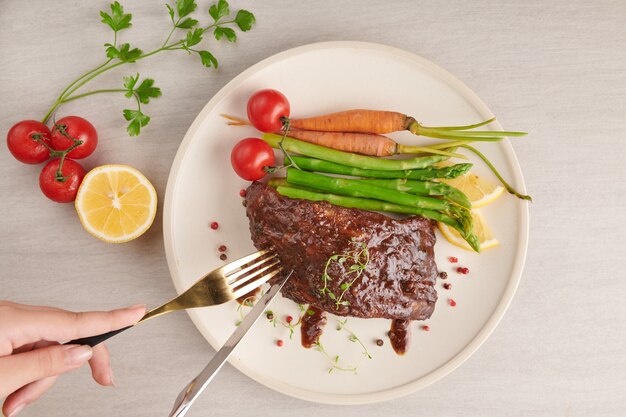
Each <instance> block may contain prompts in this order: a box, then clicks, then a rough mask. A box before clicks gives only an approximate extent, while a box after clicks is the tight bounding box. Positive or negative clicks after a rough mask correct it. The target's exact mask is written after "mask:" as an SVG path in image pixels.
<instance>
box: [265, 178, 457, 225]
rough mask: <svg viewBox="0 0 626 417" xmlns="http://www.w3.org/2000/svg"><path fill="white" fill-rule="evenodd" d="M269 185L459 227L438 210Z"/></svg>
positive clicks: (314, 198) (299, 195)
mask: <svg viewBox="0 0 626 417" xmlns="http://www.w3.org/2000/svg"><path fill="white" fill-rule="evenodd" d="M270 185H273V186H276V191H278V193H279V194H281V195H284V196H285V197H289V198H298V199H301V200H311V201H327V202H329V203H331V204H334V205H336V206H341V207H348V208H358V209H361V210H371V211H386V212H389V213H400V214H412V215H419V216H422V217H426V218H427V219H432V220H436V221H438V222H442V223H446V224H448V225H450V226H452V227H454V228H457V227H459V223H458V222H457V221H456V220H454V219H453V218H452V217H450V216H448V215H446V214H443V213H441V212H439V211H434V210H426V209H420V208H417V207H408V206H401V205H399V204H393V203H387V202H385V201H380V200H373V199H369V198H357V197H346V196H343V195H337V194H330V193H321V192H317V191H311V190H306V189H303V188H299V187H294V186H292V185H289V184H288V185H280V184H279V183H277V182H273V183H272V182H270Z"/></svg>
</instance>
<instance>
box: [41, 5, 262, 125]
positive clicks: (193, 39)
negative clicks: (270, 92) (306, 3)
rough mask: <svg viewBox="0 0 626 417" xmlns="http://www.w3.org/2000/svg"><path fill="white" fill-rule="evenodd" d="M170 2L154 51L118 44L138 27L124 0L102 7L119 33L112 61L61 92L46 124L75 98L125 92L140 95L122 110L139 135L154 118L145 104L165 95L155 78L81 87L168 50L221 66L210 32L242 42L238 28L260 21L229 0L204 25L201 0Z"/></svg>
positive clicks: (110, 51)
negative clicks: (167, 26) (166, 26)
mask: <svg viewBox="0 0 626 417" xmlns="http://www.w3.org/2000/svg"><path fill="white" fill-rule="evenodd" d="M165 6H166V7H167V11H168V14H169V16H170V20H171V22H172V28H171V30H170V32H169V34H168V36H167V38H166V39H165V42H163V44H162V45H161V46H160V47H159V48H156V49H154V50H152V51H150V52H144V51H143V50H141V49H140V48H137V47H135V46H132V45H131V44H130V43H128V42H124V43H119V42H118V33H119V32H121V31H123V30H126V29H128V28H130V27H131V26H132V17H133V16H132V14H131V13H126V12H125V11H124V7H123V6H122V5H121V4H120V3H119V2H118V1H115V2H113V3H111V4H110V5H109V9H110V10H109V9H107V10H103V11H101V12H100V17H101V18H102V23H104V24H106V25H107V26H109V27H110V28H111V30H112V31H113V41H112V42H110V43H108V42H107V43H105V44H104V47H105V55H106V58H107V60H106V61H105V62H104V63H103V64H101V65H99V66H97V67H96V68H93V69H92V70H90V71H87V72H86V73H84V74H82V75H81V76H80V77H78V78H76V79H75V80H74V81H72V82H71V83H70V84H69V85H68V86H67V87H66V88H65V89H64V90H63V91H62V92H61V94H59V96H58V97H57V99H56V100H55V102H54V103H53V105H52V107H50V109H49V110H48V112H47V113H46V115H45V116H44V117H43V120H42V122H43V123H46V122H47V121H48V119H49V118H50V117H51V116H52V114H53V113H54V112H55V110H56V109H57V108H59V107H60V106H61V105H63V104H64V103H67V102H69V101H73V100H77V99H79V98H83V97H87V96H90V95H94V94H100V93H123V94H124V95H125V96H126V97H128V98H134V99H135V101H136V104H137V108H136V109H124V110H123V112H122V113H123V115H124V118H125V119H126V120H127V121H128V122H129V124H128V127H127V131H128V134H129V135H130V136H137V135H139V134H140V133H141V129H142V128H143V127H145V126H146V125H148V123H149V122H150V117H149V116H147V115H145V114H144V113H143V111H142V108H141V105H142V104H148V103H149V101H150V99H153V98H157V97H160V96H161V89H160V88H158V87H155V86H154V80H153V79H151V78H144V79H143V80H142V81H141V83H140V82H139V74H137V75H136V76H132V75H130V76H127V77H124V79H123V86H124V88H105V89H98V90H92V91H88V92H86V93H81V94H78V93H77V91H78V90H79V89H81V88H82V87H83V86H84V85H85V84H87V83H89V82H90V81H92V80H93V79H94V78H96V77H98V76H99V75H101V74H103V73H105V72H107V71H110V70H112V69H114V68H117V67H119V66H122V65H127V64H132V63H135V62H137V61H139V60H142V59H145V58H148V57H150V56H152V55H155V54H158V53H160V52H166V51H176V50H183V51H186V52H187V53H189V54H197V55H198V57H199V58H200V62H201V63H202V65H204V66H205V67H207V68H217V67H218V61H217V58H216V57H215V56H214V55H213V54H212V53H211V52H209V51H208V50H206V49H203V48H201V47H200V45H201V43H202V41H203V40H204V35H205V34H206V33H207V32H209V31H212V33H213V37H214V38H215V39H216V40H217V41H220V40H222V39H226V40H227V41H228V42H236V41H237V33H236V32H235V30H234V29H233V27H237V28H239V30H240V31H242V32H247V31H249V30H250V29H251V28H252V25H254V23H255V17H254V15H253V14H252V13H250V12H249V11H247V10H239V11H237V13H236V14H235V15H234V16H233V15H232V13H231V10H230V6H229V4H228V2H227V1H226V0H219V1H218V2H217V3H215V4H213V5H211V6H210V7H209V17H210V18H211V19H212V23H209V24H207V25H206V26H201V25H200V22H199V20H197V19H195V18H194V17H192V16H191V14H192V13H193V12H194V11H196V9H197V7H198V5H197V3H196V1H195V0H175V1H174V2H173V4H166V5H165ZM177 31H185V33H184V36H183V37H182V38H181V39H179V40H177V41H172V37H173V36H174V34H175V33H176V32H177Z"/></svg>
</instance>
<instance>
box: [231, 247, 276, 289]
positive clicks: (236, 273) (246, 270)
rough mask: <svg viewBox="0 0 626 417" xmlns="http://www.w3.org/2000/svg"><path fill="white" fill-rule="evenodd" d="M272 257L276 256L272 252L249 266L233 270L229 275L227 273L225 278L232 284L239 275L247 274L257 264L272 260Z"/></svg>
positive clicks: (257, 265) (256, 266)
mask: <svg viewBox="0 0 626 417" xmlns="http://www.w3.org/2000/svg"><path fill="white" fill-rule="evenodd" d="M274 258H276V255H275V254H273V255H271V256H268V257H267V258H263V259H261V260H260V261H259V262H256V263H254V264H252V265H250V266H247V267H245V268H244V269H241V270H239V271H237V272H234V273H232V274H230V275H228V276H227V277H226V278H227V280H228V283H229V284H231V285H232V284H233V283H234V282H235V281H237V280H238V279H239V277H241V276H242V275H244V274H247V273H248V272H250V271H252V270H253V269H255V268H258V267H259V266H261V265H263V264H264V263H266V262H268V261H271V260H273V259H274Z"/></svg>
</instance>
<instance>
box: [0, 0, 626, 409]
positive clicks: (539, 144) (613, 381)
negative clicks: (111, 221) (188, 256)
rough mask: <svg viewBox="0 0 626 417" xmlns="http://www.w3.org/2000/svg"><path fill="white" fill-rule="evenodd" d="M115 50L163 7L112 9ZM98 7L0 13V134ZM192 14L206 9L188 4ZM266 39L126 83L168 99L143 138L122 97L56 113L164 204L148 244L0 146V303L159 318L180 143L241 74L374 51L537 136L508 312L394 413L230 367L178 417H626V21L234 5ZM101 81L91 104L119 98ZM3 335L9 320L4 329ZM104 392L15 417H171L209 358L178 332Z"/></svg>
mask: <svg viewBox="0 0 626 417" xmlns="http://www.w3.org/2000/svg"><path fill="white" fill-rule="evenodd" d="M122 3H124V4H125V5H126V8H127V9H128V10H129V11H131V12H133V14H134V26H133V28H132V29H131V30H129V31H127V32H126V33H124V34H123V36H124V38H125V39H127V40H129V41H131V42H133V43H134V44H137V45H139V46H142V47H143V48H144V49H148V48H150V47H154V46H157V45H158V44H159V42H161V41H162V38H164V36H165V35H166V32H167V30H168V24H169V21H168V18H167V15H166V11H165V9H164V7H163V5H162V3H163V2H161V1H158V2H152V1H147V0H143V1H139V0H135V1H123V2H122ZM106 4H107V3H106V2H105V1H95V2H86V1H84V2H83V1H75V0H74V1H70V0H58V1H55V2H49V1H44V0H33V1H28V2H26V1H18V0H2V1H0V52H1V56H2V58H1V59H0V91H1V92H2V96H1V97H2V100H1V101H0V131H2V132H6V131H7V130H8V129H9V127H10V126H11V125H12V124H13V123H15V122H17V121H18V120H22V119H26V118H35V119H39V118H41V116H42V114H43V113H44V112H45V110H46V109H47V108H48V106H49V105H50V104H51V102H52V100H53V98H54V97H55V96H56V95H57V94H58V93H59V91H60V89H61V88H62V87H63V86H65V85H66V84H67V83H68V82H69V81H70V80H71V79H73V78H74V77H76V76H77V75H78V74H80V73H81V72H82V71H83V70H85V69H87V68H90V67H93V66H95V65H96V64H98V63H100V62H101V61H102V57H103V48H102V44H103V43H104V42H107V41H109V35H110V33H109V31H108V29H107V28H106V27H105V26H104V25H102V24H101V23H99V20H100V18H99V16H98V11H99V10H100V9H101V8H104V7H106ZM200 4H201V5H200V8H199V10H201V11H202V13H206V8H207V7H208V6H207V4H206V3H205V2H204V1H201V2H200ZM232 7H233V8H238V7H244V8H248V9H250V10H252V11H253V12H254V13H255V14H256V16H257V20H258V23H257V25H256V26H255V27H254V29H253V30H252V31H251V32H249V33H247V34H243V35H240V41H239V42H238V43H237V44H236V45H227V44H225V43H220V44H216V42H215V41H213V42H211V43H210V48H211V50H212V51H213V52H214V53H215V54H216V56H218V58H219V59H220V64H221V65H220V69H219V70H218V71H207V70H206V69H204V68H203V67H201V65H199V64H198V63H197V62H195V60H196V59H194V58H189V57H187V56H186V55H185V54H184V53H172V54H170V55H163V56H162V57H160V58H158V57H157V58H155V59H154V60H153V61H151V62H150V63H148V62H142V63H138V64H137V65H136V67H137V69H138V70H139V71H141V72H145V73H149V74H150V76H153V77H154V78H155V79H156V80H157V82H158V85H160V86H161V87H162V88H163V92H164V96H163V97H162V98H160V99H159V100H156V101H155V102H154V103H153V104H150V105H149V107H146V111H148V109H149V113H150V115H151V116H152V118H153V121H152V123H151V124H150V126H149V127H148V128H147V129H146V130H145V133H144V134H143V135H142V136H141V137H140V138H138V139H130V138H129V137H128V136H127V135H126V133H125V130H124V123H123V120H121V114H120V111H121V109H122V108H123V106H125V105H126V104H127V103H126V102H125V100H126V99H124V98H122V97H112V96H108V97H102V96H101V97H97V96H96V97H93V98H90V99H85V100H82V101H80V102H76V103H74V104H68V105H67V106H66V108H65V111H66V114H72V113H76V114H79V115H82V116H84V117H86V118H88V119H89V120H91V121H92V122H93V123H94V124H95V125H96V126H97V128H98V130H99V135H100V138H101V141H100V145H99V148H98V150H97V152H96V153H95V155H94V156H92V157H90V158H89V159H88V160H87V162H86V165H87V166H88V167H93V166H96V165H99V164H102V163H111V162H115V163H128V164H131V165H133V166H135V167H137V168H138V169H140V170H141V171H142V172H143V173H145V174H146V175H147V176H148V178H150V179H151V180H152V182H153V183H154V185H155V187H156V189H157V192H158V195H159V197H160V198H161V203H160V204H159V212H158V214H157V219H156V221H155V224H154V226H153V227H152V228H151V229H150V231H149V232H148V233H147V234H146V235H145V236H143V237H142V238H140V239H138V240H136V241H133V242H131V243H127V244H124V245H118V246H116V245H106V244H103V243H101V242H99V241H97V240H95V239H93V238H91V237H90V236H89V235H87V234H86V233H85V232H84V230H83V229H82V227H81V225H80V224H79V222H78V220H77V218H76V215H75V213H74V208H73V206H72V205H60V204H55V203H52V202H50V201H48V200H47V199H45V198H44V197H43V196H42V194H41V193H40V191H39V188H38V185H37V178H38V174H39V170H40V167H36V166H25V165H21V164H19V163H17V162H16V161H15V160H13V159H12V157H11V155H10V154H9V153H8V152H7V150H6V147H5V146H4V145H1V146H0V148H1V149H0V195H1V196H2V200H1V202H0V205H1V215H0V235H1V236H2V239H0V265H1V272H0V299H10V300H13V301H16V302H23V303H30V304H46V305H55V306H60V307H64V308H68V309H75V310H86V309H109V308H113V307H117V306H124V305H127V304H134V303H137V302H144V303H147V304H148V305H155V304H157V303H159V302H161V301H163V300H165V299H168V298H169V297H171V296H173V295H174V294H175V292H174V287H173V285H172V282H171V280H170V278H169V274H168V268H167V264H166V260H165V253H164V248H163V233H162V212H163V211H162V208H163V207H162V199H163V196H164V193H165V186H166V181H167V176H168V173H169V170H170V166H171V163H172V160H173V158H174V155H175V153H176V150H177V148H178V145H179V143H180V141H181V139H182V137H183V135H184V134H185V132H186V130H187V128H188V127H189V125H190V124H191V122H192V121H193V119H194V118H195V116H196V115H197V114H198V112H199V111H200V110H201V109H202V107H203V106H204V105H205V103H206V102H207V101H208V100H209V99H210V98H211V96H212V95H213V94H215V93H216V92H217V91H218V90H219V89H220V88H221V87H222V86H224V85H225V84H226V83H227V82H228V81H229V80H230V79H232V78H233V77H234V76H235V75H237V74H239V73H240V72H241V71H243V70H244V69H246V68H248V67H249V66H250V65H252V64H254V63H256V62H258V61H259V60H262V59H264V58H266V57H268V56H271V55H273V54H275V53H277V52H280V51H283V50H285V49H288V48H292V47H295V46H299V45H303V44H307V43H312V42H318V41H329V40H362V41H370V42H378V43H383V44H387V45H391V46H395V47H399V48H403V49H406V50H408V51H411V52H414V53H416V54H419V55H421V56H423V57H425V58H428V59H430V60H432V61H433V62H435V63H437V64H438V65H440V66H442V67H444V68H445V69H447V70H449V71H450V72H451V73H453V74H454V75H456V76H457V77H458V78H460V79H461V80H462V81H464V82H465V83H466V84H467V85H468V86H469V87H470V88H472V89H473V90H474V91H475V92H476V93H477V94H478V95H479V96H480V97H481V98H482V99H483V100H484V101H485V102H486V103H487V105H488V106H489V107H490V108H491V110H492V111H493V112H494V113H495V114H497V115H498V117H499V119H500V120H501V122H502V123H503V125H504V126H514V127H516V128H517V127H522V128H524V129H526V130H527V131H529V132H530V135H529V136H528V137H526V138H523V139H519V140H515V141H514V143H513V146H514V148H515V151H516V153H517V156H518V158H519V160H520V164H521V166H522V168H523V172H524V176H525V180H526V185H527V188H528V190H529V192H530V193H531V194H532V195H533V197H534V202H533V203H532V204H531V206H530V213H531V226H530V244H529V249H528V258H527V261H526V267H525V270H524V273H523V277H522V281H521V284H520V286H519V289H518V291H517V294H516V296H515V298H514V300H513V303H512V304H511V307H510V309H509V311H508V313H507V314H506V316H505V317H504V319H503V320H502V322H501V323H500V325H499V326H498V328H497V329H496V331H495V332H494V333H493V335H492V336H491V338H490V339H489V340H488V341H487V342H486V343H485V344H484V345H483V346H482V347H481V348H480V349H479V351H478V352H477V353H476V354H474V355H473V356H472V357H471V358H470V359H469V360H468V361H467V362H466V363H465V364H463V365H462V366H461V367H460V368H458V369H457V370H456V371H454V372H453V373H452V374H450V375H449V376H447V377H445V378H444V379H443V380H441V381H439V382H437V383H435V384H433V385H431V386H430V387H428V388H426V389H423V390H422V391H420V392H417V393H414V394H412V395H409V396H407V397H404V398H401V399H398V400H394V401H391V402H387V403H382V404H375V405H367V406H352V407H336V406H328V405H320V404H315V403H309V402H305V401H300V400H296V399H293V398H290V397H287V396H284V395H282V394H280V393H277V392H274V391H272V390H270V389H268V388H266V387H264V386H262V385H260V384H258V383H256V382H254V381H253V380H251V379H249V378H248V377H246V376H245V375H243V374H241V373H239V372H238V371H237V370H235V369H234V368H232V367H231V366H230V365H227V366H226V367H225V368H224V369H223V370H222V372H221V373H220V374H219V375H218V377H217V378H216V379H215V380H214V382H213V383H212V385H211V386H210V388H209V390H208V391H207V392H206V393H205V394H204V395H203V396H202V397H201V398H200V399H199V400H198V402H197V403H196V405H195V406H194V408H193V410H192V411H191V412H190V414H189V415H190V416H235V415H243V414H247V415H251V416H293V415H299V416H331V415H334V416H347V417H350V416H352V417H356V416H359V417H373V416H379V415H381V416H382V415H389V416H409V415H410V416H418V415H419V416H455V415H470V416H522V415H525V416H526V415H532V416H623V415H626V355H625V351H626V336H625V335H626V333H625V332H624V330H625V328H626V327H625V320H624V318H625V317H626V308H625V305H626V300H625V298H626V279H625V278H626V273H625V272H624V271H625V270H626V262H625V261H624V258H625V255H626V244H625V243H624V239H625V238H626V226H625V224H626V219H625V217H622V216H624V203H626V185H625V184H626V175H625V172H626V169H625V168H624V162H623V161H624V155H625V152H626V133H625V132H626V123H625V120H626V2H625V1H623V0H622V1H606V0H605V1H581V0H570V1H537V0H534V1H525V2H518V1H495V0H494V1H475V2H472V1H448V2H441V1H415V2H413V1H393V2H391V1H389V2H386V1H354V0H353V1H341V2H339V1H335V2H329V1H317V2H304V1H301V2H295V1H286V0H284V1H275V0H272V1H263V2H260V1H259V2H250V1H248V2H244V1H238V2H234V1H233V3H232ZM126 72H127V71H126V70H121V71H117V72H115V71H113V72H112V73H111V74H108V75H107V76H105V77H102V78H103V79H102V80H100V81H96V84H97V85H98V86H104V85H107V84H111V83H117V82H118V81H119V79H120V77H121V76H122V75H126ZM0 320H2V317H0ZM109 347H110V350H111V354H112V362H113V367H114V371H115V377H116V384H117V385H116V387H115V388H101V387H98V386H97V385H96V384H95V383H93V382H92V381H91V380H90V376H89V372H88V370H87V369H81V370H80V371H78V372H75V373H73V374H71V375H66V376H64V377H62V378H61V379H60V380H59V381H58V383H57V384H56V385H55V386H54V388H53V389H52V390H51V391H50V392H49V393H47V394H46V395H45V396H44V397H43V398H41V399H40V400H39V401H37V402H36V403H34V404H32V405H31V406H30V407H28V408H27V409H26V410H25V411H24V412H23V415H24V416H49V417H56V416H92V417H96V416H113V415H115V416H164V415H167V412H169V410H170V408H171V405H172V402H173V400H174V398H175V396H176V395H177V394H178V391H179V390H180V389H181V387H183V386H184V384H186V383H187V382H188V381H189V379H190V378H191V377H192V376H194V375H195V373H196V372H197V371H198V370H199V369H200V368H201V367H202V366H203V364H204V363H206V362H207V361H208V360H209V359H210V358H211V357H212V356H213V354H214V350H213V349H212V348H211V347H210V346H209V345H208V343H206V341H205V340H204V339H203V338H202V336H201V335H200V334H199V332H198V331H197V330H196V328H195V327H194V325H193V324H192V322H191V321H190V320H189V318H188V316H187V315H186V314H176V315H171V316H168V317H164V318H162V319H159V320H157V321H155V322H153V323H151V324H150V325H149V326H148V325H146V326H141V327H139V328H137V329H135V330H133V331H132V332H130V333H128V334H126V335H124V336H123V337H122V336H120V337H119V338H118V339H115V340H112V341H111V343H110V344H109Z"/></svg>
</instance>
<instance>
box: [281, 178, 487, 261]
mask: <svg viewBox="0 0 626 417" xmlns="http://www.w3.org/2000/svg"><path fill="white" fill-rule="evenodd" d="M287 182H288V183H290V184H295V185H299V186H304V187H308V188H312V189H316V190H321V191H327V192H331V193H336V194H340V195H345V196H349V197H365V198H374V199H377V200H383V201H387V202H390V203H395V204H398V205H403V206H410V207H416V208H420V209H426V210H435V211H440V212H442V213H443V214H446V215H448V216H450V217H452V218H454V219H455V220H456V221H457V222H458V228H457V230H459V233H461V236H463V238H464V239H465V240H467V242H468V243H469V244H470V245H471V246H472V248H473V249H474V250H475V251H476V252H480V245H479V244H478V239H477V238H476V236H475V235H474V234H473V232H472V230H473V224H472V216H471V214H470V212H469V210H467V209H465V208H462V207H459V206H456V205H454V204H451V203H449V202H447V201H445V200H440V199H437V198H433V197H427V196H417V195H413V194H409V193H406V192H403V191H397V190H392V189H389V188H385V187H380V186H377V185H373V184H366V183H363V182H360V181H359V180H351V179H345V178H334V177H328V176H326V175H321V174H314V173H311V172H306V171H301V170H297V169H293V168H289V169H287Z"/></svg>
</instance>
